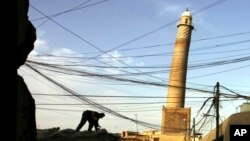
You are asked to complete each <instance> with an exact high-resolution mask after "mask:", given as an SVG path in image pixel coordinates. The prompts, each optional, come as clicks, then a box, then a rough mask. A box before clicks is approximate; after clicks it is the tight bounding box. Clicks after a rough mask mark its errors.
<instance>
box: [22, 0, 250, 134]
mask: <svg viewBox="0 0 250 141" xmlns="http://www.w3.org/2000/svg"><path fill="white" fill-rule="evenodd" d="M249 5H250V1H249V0H238V1H234V0H218V1H216V0H199V1H194V0H179V1H176V0H30V8H29V14H28V15H29V19H30V20H31V22H32V23H33V25H34V26H35V27H36V29H37V40H36V42H35V48H34V50H33V51H32V52H31V53H30V55H29V58H28V59H29V60H30V61H37V62H40V63H51V64H54V65H55V64H57V65H73V66H62V67H63V68H70V69H74V70H80V71H85V72H91V73H96V74H103V75H113V76H114V77H119V78H125V79H130V80H138V81H144V82H145V81H147V82H151V83H161V84H166V85H167V84H168V78H169V71H168V70H169V66H170V65H171V59H172V52H173V48H174V45H173V43H174V42H175V37H176V32H177V27H176V23H177V21H178V20H179V19H180V16H181V14H182V12H184V11H185V10H186V9H187V8H188V10H189V11H190V12H191V14H193V25H194V28H195V30H193V32H192V41H191V44H190V52H189V58H188V59H189V60H188V66H189V69H188V71H187V87H190V88H194V89H198V90H206V91H210V92H211V93H203V92H200V91H191V90H186V99H185V101H186V102H185V107H191V114H192V115H191V117H192V118H193V117H196V115H197V110H198V109H199V108H200V107H201V105H202V104H203V102H204V101H205V100H206V98H207V97H211V96H213V93H212V92H213V91H214V86H215V84H216V82H220V84H221V85H222V86H224V87H226V88H228V89H230V90H232V91H233V92H236V93H238V94H241V95H245V96H249V95H250V90H249V87H250V75H249V70H250V61H249V59H250V58H249V57H250V46H249V45H250V43H249V42H250V38H249V37H250V36H249V35H250V28H249V25H250V18H249V13H250V9H249ZM45 15H46V16H47V17H45ZM107 51H109V52H107ZM32 66H33V67H34V68H36V69H37V70H39V71H41V72H42V73H44V74H45V75H46V76H47V77H49V78H51V79H53V80H55V81H57V82H58V83H60V84H62V85H64V86H65V87H67V88H70V89H72V90H74V91H75V92H77V93H78V94H81V95H87V96H91V95H92V96H154V97H157V96H158V97H159V98H129V97H120V98H114V97H87V98H88V99H90V100H92V101H94V102H97V103H99V104H101V105H103V106H105V107H107V108H109V109H112V110H114V111H116V112H118V113H120V114H122V115H125V116H127V117H129V118H133V119H138V120H140V121H145V122H148V123H153V124H157V125H161V114H162V113H161V108H162V106H163V105H165V102H166V95H167V88H168V87H167V86H166V87H159V86H152V85H143V84H138V83H130V82H121V81H117V80H111V79H107V78H104V77H97V76H93V75H92V76H89V75H84V76H78V75H77V74H76V73H75V74H72V72H70V73H71V75H67V74H62V73H58V72H52V71H51V68H48V67H44V66H39V65H37V64H36V65H35V64H33V65H32ZM48 69H50V70H48ZM54 70H55V69H54ZM57 71H58V69H57ZM18 72H19V74H20V75H21V76H23V77H24V79H25V82H26V83H27V85H28V87H29V89H30V91H31V92H32V94H33V97H34V99H35V101H36V104H37V105H36V108H37V109H36V120H37V128H52V127H61V129H65V128H72V129H75V128H76V127H77V125H78V123H79V122H80V119H81V113H82V111H84V110H86V109H92V110H96V111H98V112H103V111H102V110H101V109H98V108H95V107H91V106H89V105H86V102H84V101H82V100H80V99H78V98H76V97H73V96H52V95H50V96H49V95H44V94H67V95H70V94H69V93H67V92H66V91H65V90H63V89H61V88H59V87H58V86H56V85H55V84H53V83H51V82H49V81H48V80H46V79H44V77H41V76H40V75H39V74H37V73H36V72H34V71H32V70H31V69H30V68H28V67H27V66H23V67H21V68H20V69H19V71H18ZM143 72H148V73H143ZM132 73H137V75H135V74H132ZM232 91H231V92H230V91H228V90H226V89H225V88H224V89H223V88H221V92H223V93H227V94H232V95H235V93H232ZM39 94H41V95H39ZM191 97H198V98H191ZM243 102H246V100H242V99H237V100H230V99H229V98H222V101H221V110H220V114H221V119H222V120H224V119H225V118H227V117H228V116H229V115H231V114H233V113H235V112H239V108H238V106H239V105H240V104H242V103H243ZM110 103H113V104H110ZM51 104H52V105H51ZM53 104H54V105H53ZM61 104H62V105H61ZM63 104H64V105H63ZM70 104H83V105H70ZM84 104H85V105H84ZM209 106H210V103H208V104H207V105H206V106H205V108H208V107H209ZM58 109H60V110H61V111H60V110H58ZM204 112H206V109H204V110H203V113H204ZM105 114H106V116H105V117H104V119H101V120H100V125H101V126H102V127H103V128H106V129H107V130H108V131H109V132H121V131H123V130H132V131H136V130H137V127H136V123H134V122H131V121H129V120H125V119H122V118H119V117H116V116H113V115H112V114H109V113H107V112H105ZM201 115H202V112H201V114H200V115H198V116H197V117H196V118H197V120H196V121H198V119H200V118H201ZM214 122H215V120H214ZM208 123H209V124H207V125H205V126H204V128H202V129H201V130H200V131H199V132H206V131H207V130H210V129H211V128H213V127H214V126H212V127H211V125H213V124H210V122H208ZM197 127H198V126H197ZM85 129H87V125H85V126H84V127H83V128H82V130H85ZM138 129H139V131H145V130H149V129H148V128H146V127H143V126H141V125H138ZM197 129H198V128H197Z"/></svg>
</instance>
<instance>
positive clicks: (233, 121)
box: [201, 103, 250, 141]
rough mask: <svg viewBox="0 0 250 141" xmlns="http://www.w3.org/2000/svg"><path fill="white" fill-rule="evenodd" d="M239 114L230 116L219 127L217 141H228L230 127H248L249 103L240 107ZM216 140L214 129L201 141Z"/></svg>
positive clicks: (249, 123)
mask: <svg viewBox="0 0 250 141" xmlns="http://www.w3.org/2000/svg"><path fill="white" fill-rule="evenodd" d="M240 107H241V110H240V111H241V112H239V113H235V114H232V115H231V116H230V117H228V118H227V119H226V120H224V121H223V122H222V123H221V124H220V126H219V141H230V125H250V103H244V104H242V105H241V106H240ZM215 139H216V128H215V129H213V130H211V131H210V132H209V133H208V134H206V135H204V136H203V137H202V139H201V141H214V140H215Z"/></svg>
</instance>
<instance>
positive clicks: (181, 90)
mask: <svg viewBox="0 0 250 141" xmlns="http://www.w3.org/2000/svg"><path fill="white" fill-rule="evenodd" d="M177 28H178V30H177V36H176V41H175V47H174V54H173V59H172V65H171V71H170V76H169V87H168V94H167V103H166V106H164V107H163V108H162V127H161V134H162V136H161V138H162V139H161V140H175V141H183V140H185V141H186V140H187V139H188V138H189V135H190V134H189V129H190V114H191V109H190V108H185V107H184V104H185V87H186V74H187V63H188V51H189V45H190V40H191V32H192V30H193V25H192V16H191V14H190V12H189V11H188V10H186V11H185V12H183V13H182V15H181V19H180V21H179V22H178V24H177Z"/></svg>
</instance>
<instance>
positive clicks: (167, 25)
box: [84, 0, 226, 62]
mask: <svg viewBox="0 0 250 141" xmlns="http://www.w3.org/2000/svg"><path fill="white" fill-rule="evenodd" d="M225 1H226V0H219V1H216V2H214V3H212V4H209V5H207V6H205V7H203V8H201V9H199V10H196V11H195V12H193V15H196V14H198V13H200V12H202V11H204V10H207V9H209V8H212V7H214V6H217V5H219V4H221V3H223V2H225ZM178 20H179V19H176V20H173V21H172V22H170V23H167V24H165V25H162V26H160V27H158V28H156V29H154V30H151V31H149V32H147V33H145V34H142V35H140V36H137V37H136V38H134V39H132V40H129V41H127V42H125V43H122V44H120V45H118V46H116V47H114V48H112V49H110V50H108V51H105V52H104V53H105V54H108V52H111V51H113V50H116V49H118V48H121V47H123V46H125V45H128V44H130V43H132V42H134V41H137V40H139V39H142V38H144V37H146V36H148V35H151V34H153V33H155V32H157V31H159V30H162V29H164V28H167V27H169V26H170V25H172V24H175V23H176V22H178ZM101 55H102V54H99V55H96V56H95V57H92V58H90V59H96V58H97V57H99V56H101ZM90 59H88V60H90ZM88 60H86V61H88ZM86 61H84V62H86Z"/></svg>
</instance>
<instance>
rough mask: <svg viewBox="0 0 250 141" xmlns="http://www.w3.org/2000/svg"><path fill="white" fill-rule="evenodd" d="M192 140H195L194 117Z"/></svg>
mask: <svg viewBox="0 0 250 141" xmlns="http://www.w3.org/2000/svg"><path fill="white" fill-rule="evenodd" d="M193 139H194V140H193V141H195V118H193Z"/></svg>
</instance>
